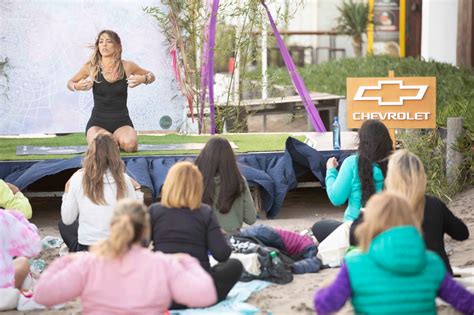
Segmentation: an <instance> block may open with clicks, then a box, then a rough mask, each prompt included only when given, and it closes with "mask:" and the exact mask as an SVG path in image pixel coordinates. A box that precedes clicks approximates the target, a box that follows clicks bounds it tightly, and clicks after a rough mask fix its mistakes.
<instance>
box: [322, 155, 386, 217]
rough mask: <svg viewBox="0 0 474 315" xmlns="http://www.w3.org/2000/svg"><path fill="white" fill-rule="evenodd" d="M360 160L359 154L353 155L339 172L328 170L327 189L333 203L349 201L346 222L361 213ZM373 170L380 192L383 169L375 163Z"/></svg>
mask: <svg viewBox="0 0 474 315" xmlns="http://www.w3.org/2000/svg"><path fill="white" fill-rule="evenodd" d="M358 160H359V156H358V155H351V156H349V157H348V158H346V159H345V160H344V162H343V163H342V165H341V168H340V170H339V172H338V171H337V169H335V168H330V169H328V170H327V171H326V191H327V194H328V197H329V200H331V203H332V204H333V205H335V206H342V205H343V204H344V203H346V201H349V204H348V206H347V209H346V211H345V212H344V222H345V221H354V220H355V219H357V217H358V216H359V213H360V208H361V204H362V190H361V183H360V180H359V167H358V165H357V163H358ZM372 172H373V177H372V178H373V179H374V184H375V191H376V192H379V191H381V190H382V189H383V180H384V178H383V174H382V169H380V167H379V166H378V165H376V164H374V167H373V171H372Z"/></svg>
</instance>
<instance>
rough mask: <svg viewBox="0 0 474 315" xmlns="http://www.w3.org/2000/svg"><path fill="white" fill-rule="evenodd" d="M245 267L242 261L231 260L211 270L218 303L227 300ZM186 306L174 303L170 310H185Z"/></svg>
mask: <svg viewBox="0 0 474 315" xmlns="http://www.w3.org/2000/svg"><path fill="white" fill-rule="evenodd" d="M243 270H244V267H243V265H242V263H241V262H240V260H237V259H233V258H230V259H229V260H227V261H226V262H223V263H218V264H217V265H215V266H214V267H212V268H211V270H210V271H209V274H210V275H211V277H212V280H214V286H215V287H216V291H217V303H218V302H220V301H223V300H225V299H226V297H227V294H229V292H230V290H231V289H232V288H233V287H234V285H235V284H236V283H237V281H239V279H240V276H241V275H242V271H243ZM185 308H187V306H186V305H182V304H178V303H174V302H173V304H171V306H170V310H177V309H185Z"/></svg>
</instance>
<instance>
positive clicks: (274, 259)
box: [270, 251, 284, 269]
mask: <svg viewBox="0 0 474 315" xmlns="http://www.w3.org/2000/svg"><path fill="white" fill-rule="evenodd" d="M270 259H271V260H272V265H273V267H275V269H279V268H284V266H283V262H282V261H281V259H280V257H278V254H277V252H276V251H271V252H270Z"/></svg>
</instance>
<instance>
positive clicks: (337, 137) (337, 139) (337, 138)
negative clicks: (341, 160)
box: [332, 116, 341, 150]
mask: <svg viewBox="0 0 474 315" xmlns="http://www.w3.org/2000/svg"><path fill="white" fill-rule="evenodd" d="M332 147H333V149H334V150H340V149H341V127H340V125H339V118H338V117H337V116H335V117H334V122H333V123H332Z"/></svg>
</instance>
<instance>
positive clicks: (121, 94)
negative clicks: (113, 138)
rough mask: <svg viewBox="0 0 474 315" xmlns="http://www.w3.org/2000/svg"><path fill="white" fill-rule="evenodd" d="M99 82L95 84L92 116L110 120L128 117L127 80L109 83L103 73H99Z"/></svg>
mask: <svg viewBox="0 0 474 315" xmlns="http://www.w3.org/2000/svg"><path fill="white" fill-rule="evenodd" d="M97 78H98V81H99V83H97V82H94V85H93V87H92V94H93V95H94V108H93V109H92V114H93V115H94V114H96V115H99V116H102V115H106V116H108V117H109V118H116V117H117V118H118V117H120V116H124V115H127V116H128V108H127V90H128V85H127V79H126V78H125V76H124V78H122V79H120V80H118V81H115V82H113V83H110V82H108V81H107V80H106V79H105V78H104V76H103V75H102V73H101V72H100V71H99V73H98V77H97Z"/></svg>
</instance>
